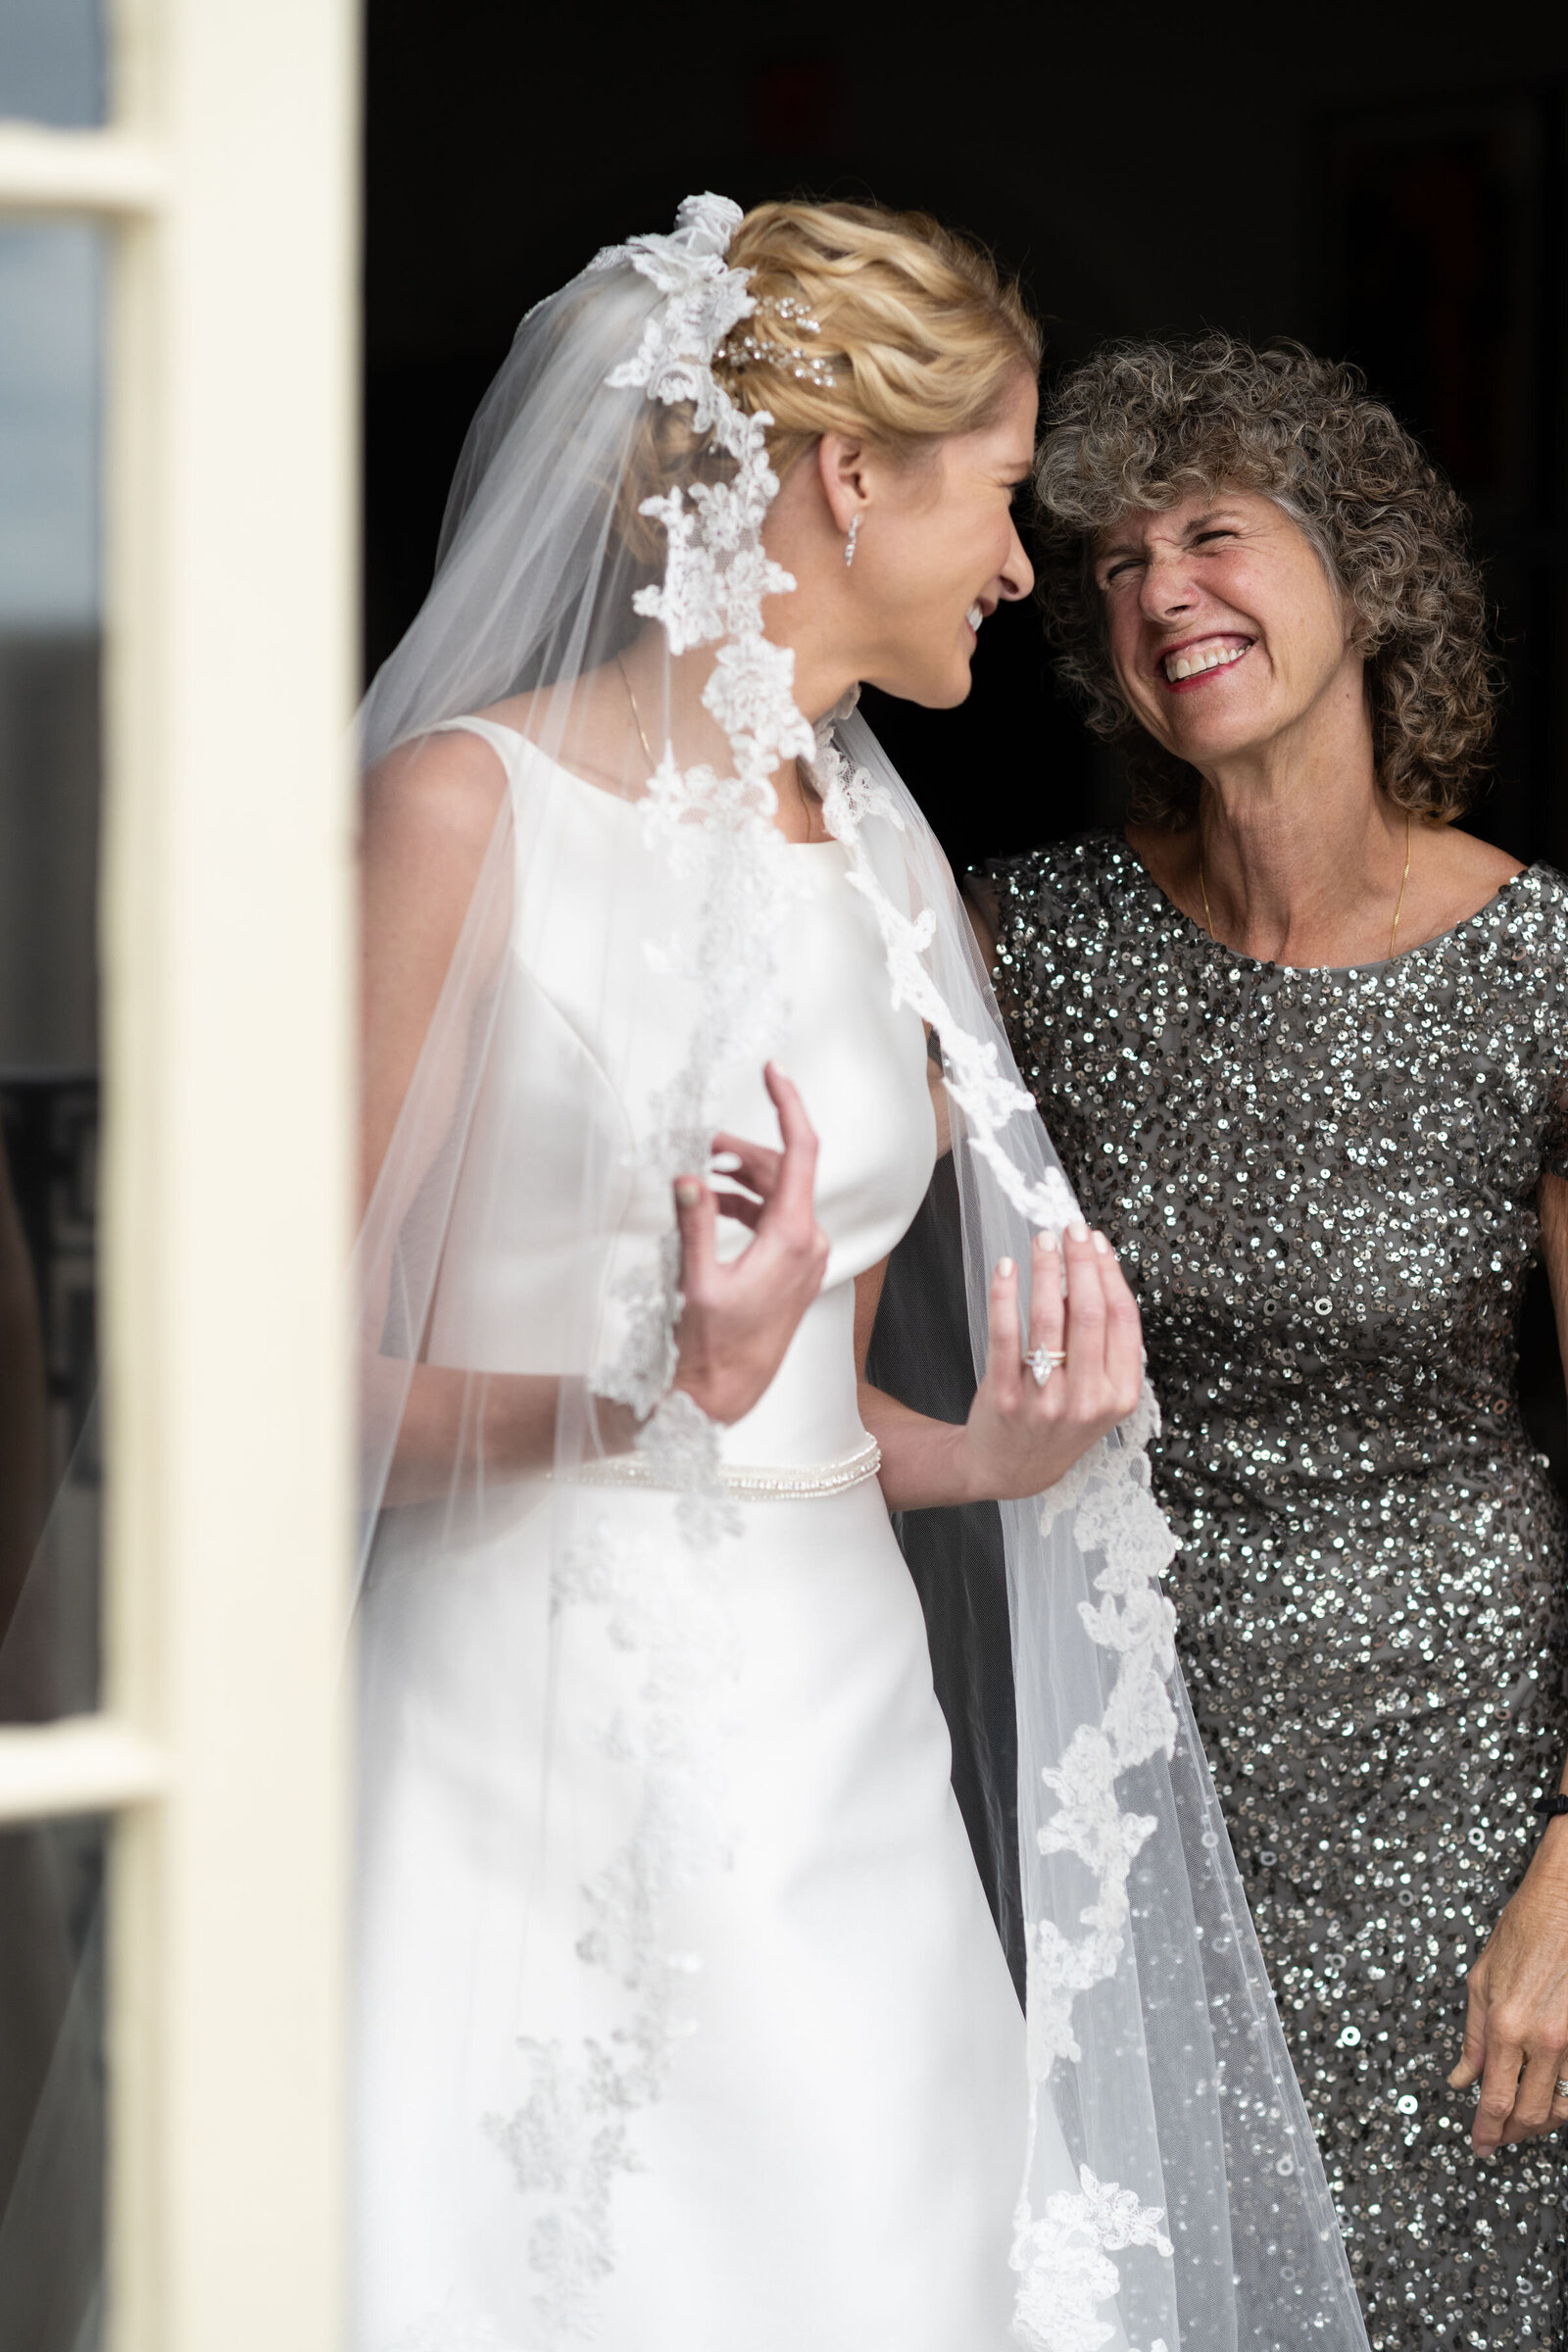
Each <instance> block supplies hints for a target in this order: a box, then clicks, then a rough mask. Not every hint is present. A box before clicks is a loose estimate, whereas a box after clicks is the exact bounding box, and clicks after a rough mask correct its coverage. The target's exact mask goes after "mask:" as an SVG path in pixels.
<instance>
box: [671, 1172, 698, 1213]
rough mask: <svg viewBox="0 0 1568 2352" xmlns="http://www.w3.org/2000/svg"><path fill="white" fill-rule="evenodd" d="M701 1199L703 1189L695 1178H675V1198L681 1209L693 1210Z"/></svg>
mask: <svg viewBox="0 0 1568 2352" xmlns="http://www.w3.org/2000/svg"><path fill="white" fill-rule="evenodd" d="M702 1197H703V1188H702V1186H701V1185H700V1184H699V1183H698V1181H697V1179H696V1177H695V1176H677V1177H676V1179H675V1198H676V1200H677V1201H679V1202H680V1204H681V1206H682V1208H695V1207H696V1206H697V1203H698V1201H700V1200H701V1199H702Z"/></svg>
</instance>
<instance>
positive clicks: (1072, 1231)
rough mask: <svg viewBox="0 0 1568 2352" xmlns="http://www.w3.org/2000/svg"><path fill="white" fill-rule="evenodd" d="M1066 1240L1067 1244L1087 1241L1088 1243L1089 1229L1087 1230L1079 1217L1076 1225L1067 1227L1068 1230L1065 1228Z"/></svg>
mask: <svg viewBox="0 0 1568 2352" xmlns="http://www.w3.org/2000/svg"><path fill="white" fill-rule="evenodd" d="M1067 1239H1068V1241H1069V1242H1087V1241H1088V1239H1089V1228H1088V1226H1087V1225H1086V1224H1085V1223H1084V1221H1083V1219H1082V1218H1081V1217H1080V1218H1079V1219H1078V1221H1077V1223H1076V1224H1074V1225H1069V1226H1068V1228H1067Z"/></svg>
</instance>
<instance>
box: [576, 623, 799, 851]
mask: <svg viewBox="0 0 1568 2352" xmlns="http://www.w3.org/2000/svg"><path fill="white" fill-rule="evenodd" d="M615 667H616V668H617V669H618V670H619V672H620V682H621V684H622V685H623V686H624V687H625V689H626V700H627V702H628V703H630V705H631V714H632V719H633V721H634V723H635V725H636V728H637V740H638V742H639V743H640V744H641V745H642V747H643V758H644V759H645V760H647V762H648V768H649V773H650V774H652V773H653V771H654V769H655V768H656V767H657V766H658V765H659V762H658V760H656V759H655V758H654V755H653V752H652V751H651V750H650V748H649V743H648V730H647V728H646V727H645V726H644V725H643V714H642V712H641V711H639V710H638V708H637V697H636V695H635V694H634V693H633V692H632V684H631V676H630V673H629V671H628V670H627V667H626V664H625V662H623V661H622V660H621V658H620V656H619V655H618V654H617V655H616V656H615ZM795 789H796V791H797V792H798V793H799V794H800V797H801V813H802V815H803V816H804V817H805V819H806V838H807V841H808V842H810V841H811V840H812V839H813V838H814V837H815V833H816V825H815V820H814V818H813V816H812V813H811V804H810V802H809V800H808V799H807V797H806V787H805V785H804V784H802V782H801V779H800V770H799V769H798V768H797V770H796V775H795ZM823 838H824V839H826V838H827V836H826V835H825V834H824V836H823Z"/></svg>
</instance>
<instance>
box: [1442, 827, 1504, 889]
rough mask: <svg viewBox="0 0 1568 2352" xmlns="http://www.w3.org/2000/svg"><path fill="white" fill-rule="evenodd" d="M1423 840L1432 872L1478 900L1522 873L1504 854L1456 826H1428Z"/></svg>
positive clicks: (1487, 842) (1488, 842)
mask: <svg viewBox="0 0 1568 2352" xmlns="http://www.w3.org/2000/svg"><path fill="white" fill-rule="evenodd" d="M1426 838H1427V840H1428V841H1429V842H1430V843H1431V845H1432V848H1431V850H1430V851H1429V853H1428V855H1429V856H1430V857H1432V859H1433V863H1434V866H1435V867H1436V870H1437V871H1438V872H1439V873H1440V874H1442V875H1443V876H1444V878H1445V879H1446V880H1448V881H1451V882H1452V883H1453V884H1454V886H1455V887H1456V888H1459V889H1465V890H1472V891H1474V892H1476V893H1478V894H1479V898H1480V900H1481V901H1485V900H1486V899H1489V898H1491V897H1492V896H1493V895H1494V894H1495V892H1496V891H1499V890H1501V888H1502V886H1503V884H1504V883H1505V882H1511V881H1512V880H1513V878H1514V876H1515V875H1516V874H1522V873H1523V872H1524V870H1525V869H1524V866H1523V864H1522V863H1521V861H1520V860H1519V859H1518V858H1514V857H1511V856H1510V855H1509V853H1508V851H1506V850H1499V849H1496V848H1495V847H1494V845H1493V844H1492V843H1491V842H1490V841H1482V840H1480V839H1479V838H1478V837H1477V836H1476V835H1475V834H1474V833H1462V832H1460V830H1459V828H1458V826H1457V825H1433V826H1430V827H1428V828H1426Z"/></svg>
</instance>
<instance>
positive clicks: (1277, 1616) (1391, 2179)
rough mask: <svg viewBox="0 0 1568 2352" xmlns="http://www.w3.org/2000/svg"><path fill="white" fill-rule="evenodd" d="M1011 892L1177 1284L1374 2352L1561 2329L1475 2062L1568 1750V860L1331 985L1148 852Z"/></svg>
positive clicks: (1560, 2230)
mask: <svg viewBox="0 0 1568 2352" xmlns="http://www.w3.org/2000/svg"><path fill="white" fill-rule="evenodd" d="M992 878H993V881H994V883H995V885H996V887H997V890H998V895H999V899H1000V913H1001V931H1000V953H999V962H998V986H999V991H1000V993H1001V994H1002V996H1003V998H1004V1002H1005V1005H1006V1006H1007V1007H1008V1011H1009V1023H1010V1027H1011V1032H1012V1040H1013V1045H1014V1049H1015V1052H1016V1054H1017V1057H1018V1063H1019V1067H1020V1069H1021V1070H1022V1072H1023V1075H1024V1078H1025V1081H1026V1083H1028V1084H1029V1085H1030V1086H1031V1087H1032V1088H1033V1089H1034V1091H1035V1093H1036V1096H1037V1098H1038V1100H1039V1103H1040V1107H1041V1110H1042V1112H1043V1114H1044V1116H1045V1120H1046V1124H1047V1126H1048V1128H1049V1129H1050V1131H1051V1135H1052V1138H1053V1140H1054V1143H1055V1145H1056V1148H1057V1150H1058V1152H1060V1154H1061V1157H1062V1160H1063V1162H1064V1164H1065V1166H1066V1169H1067V1173H1068V1175H1069V1176H1070V1178H1071V1179H1072V1182H1073V1184H1074V1186H1075V1187H1076V1188H1077V1191H1078V1195H1079V1198H1080V1200H1081V1201H1082V1202H1083V1204H1084V1209H1085V1213H1086V1214H1087V1215H1089V1216H1090V1217H1092V1218H1093V1219H1094V1220H1095V1221H1096V1222H1097V1223H1099V1224H1100V1225H1102V1226H1103V1227H1104V1229H1105V1230H1106V1231H1107V1232H1108V1233H1109V1235H1110V1237H1111V1239H1112V1241H1113V1242H1114V1244H1115V1246H1116V1248H1117V1250H1119V1251H1120V1253H1121V1257H1122V1262H1123V1264H1124V1266H1125V1267H1126V1270H1127V1273H1128V1276H1129V1279H1130V1280H1131V1281H1132V1283H1133V1285H1134V1288H1135V1289H1136V1291H1137V1292H1138V1295H1139V1299H1140V1302H1141V1304H1142V1307H1143V1312H1144V1319H1145V1333H1146V1338H1147V1344H1148V1348H1149V1358H1150V1369H1151V1374H1152V1379H1153V1383H1154V1387H1155V1390H1156V1392H1157V1394H1158V1396H1159V1399H1160V1404H1161V1408H1162V1411H1163V1414H1164V1433H1163V1436H1162V1437H1161V1438H1160V1439H1159V1440H1158V1441H1157V1442H1156V1443H1155V1444H1154V1445H1153V1446H1151V1448H1150V1453H1151V1460H1152V1466H1153V1475H1154V1486H1155V1491H1156V1493H1157V1495H1158V1497H1159V1499H1160V1501H1161V1503H1162V1504H1163V1506H1164V1508H1165V1510H1166V1512H1167V1513H1168V1514H1169V1516H1170V1518H1171V1521H1172V1524H1173V1525H1174V1527H1175V1528H1176V1531H1177V1533H1178V1535H1179V1537H1180V1539H1181V1541H1182V1544H1183V1552H1182V1556H1181V1558H1180V1559H1179V1560H1178V1562H1177V1564H1176V1566H1175V1568H1174V1569H1173V1571H1172V1576H1173V1579H1174V1586H1173V1590H1174V1596H1175V1598H1176V1601H1177V1605H1178V1611H1179V1633H1178V1642H1179V1646H1180V1649H1181V1653H1182V1659H1183V1664H1184V1666H1185V1668H1186V1672H1187V1678H1188V1682H1189V1685H1190V1687H1191V1691H1192V1697H1193V1704H1194V1707H1195V1709H1196V1711H1197V1715H1198V1720H1199V1724H1200V1727H1201V1732H1202V1735H1203V1739H1204V1742H1205V1744H1206V1746H1207V1749H1208V1755H1209V1760H1210V1763H1211V1765H1212V1767H1213V1771H1214V1778H1215V1781H1216V1784H1217V1786H1218V1789H1219V1794H1220V1798H1221V1802H1222V1804H1223V1805H1224V1808H1225V1811H1226V1815H1227V1819H1228V1821H1229V1825H1230V1832H1231V1838H1232V1839H1233V1841H1234V1843H1235V1846H1236V1852H1237V1859H1238V1861H1239V1863H1240V1865H1241V1869H1242V1874H1243V1878H1244V1881H1245V1883H1246V1886H1247V1889H1248V1893H1249V1897H1250V1901H1251V1903H1252V1907H1253V1910H1254V1913H1255V1915H1256V1920H1257V1929H1258V1935H1259V1937H1260V1939H1261V1941H1262V1945H1263V1951H1264V1954H1265V1957H1266V1958H1267V1960H1268V1963H1269V1968H1270V1972H1271V1974H1272V1977H1273V1982H1274V1989H1275V1993H1276V1996H1277V1998H1278V2001H1279V2006H1280V2013H1281V2016H1282V2018H1283V2020H1284V2024H1285V2029H1286V2034H1287V2036H1288V2038H1289V2040H1290V2043H1291V2047H1292V2053H1293V2056H1294V2057H1295V2060H1296V2065H1297V2070H1298V2073H1299V2076H1300V2081H1301V2087H1302V2090H1303V2092H1304V2093H1305V2096H1306V2102H1307V2106H1308V2108H1309V2110H1310V2112H1311V2114H1312V2117H1313V2121H1314V2123H1315V2125H1316V2128H1317V2131H1318V2133H1319V2137H1320V2140H1321V2143H1322V2148H1323V2156H1324V2162H1325V2166H1326V2168H1327V2171H1328V2176H1329V2181H1330V2185H1331V2187H1332V2188H1333V2190H1334V2194H1335V2199H1336V2202H1337V2204H1338V2206H1339V2210H1340V2214H1341V2218H1342V2220H1343V2222H1344V2224H1345V2229H1346V2235H1347V2241H1348V2249H1349V2255H1350V2262H1351V2266H1352V2269H1353V2271H1354V2273H1355V2278H1356V2283H1357V2287H1358V2289H1359V2292H1360V2294H1361V2296H1362V2300H1363V2303H1364V2306H1365V2310H1366V2314H1367V2326H1368V2332H1369V2335H1370V2339H1371V2343H1372V2346H1373V2352H1454V2348H1455V2347H1461V2346H1462V2347H1466V2348H1468V2347H1471V2346H1485V2347H1487V2352H1547V2348H1548V2347H1551V2348H1553V2352H1559V2348H1560V2347H1562V2346H1563V2345H1564V2344H1565V2343H1568V2302H1565V2291H1564V2280H1563V2276H1562V2267H1563V2255H1564V2245H1565V2238H1568V2220H1565V2209H1564V2196H1565V2190H1568V2165H1565V2160H1564V2159H1565V2151H1564V2149H1563V2147H1562V2145H1561V2143H1560V2140H1559V2139H1548V2140H1544V2141H1537V2142H1535V2143H1534V2144H1532V2145H1529V2146H1526V2147H1523V2148H1512V2149H1505V2150H1504V2151H1503V2152H1502V2154H1501V2155H1500V2156H1499V2157H1498V2158H1497V2159H1496V2160H1495V2161H1493V2162H1489V2163H1483V2162H1480V2161H1478V2160H1477V2159H1476V2158H1474V2157H1473V2156H1472V2155H1471V2152H1470V2148H1469V2141H1468V2136H1467V2133H1468V2128H1469V2122H1470V2116H1471V2112H1472V2106H1471V2101H1470V2099H1469V2098H1468V2097H1467V2096H1465V2097H1461V2096H1457V2095H1455V2094H1454V2093H1452V2092H1450V2091H1449V2090H1448V2089H1447V2087H1446V2082H1445V2080H1444V2078H1445V2076H1446V2073H1447V2070H1448V2068H1449V2067H1450V2066H1451V2065H1452V2064H1453V2062H1454V2060H1455V2058H1456V2057H1457V2055H1458V2050H1459V2040H1460V2034H1461V2031H1462V2027H1463V2022H1464V2007H1465V1997H1464V1996H1465V1972H1466V1970H1467V1969H1468V1967H1469V1965H1470V1963H1471V1962H1472V1961H1473V1960H1474V1958H1475V1957H1476V1955H1477V1953H1478V1952H1479V1951H1480V1949H1481V1946H1482V1944H1483V1943H1484V1942H1485V1940H1486V1937H1487V1936H1488V1935H1489V1934H1490V1932H1491V1929H1492V1927H1493V1925H1494V1924H1495V1920H1496V1917H1497V1914H1498V1911H1499V1910H1500V1909H1501V1906H1502V1904H1503V1903H1504V1901H1505V1900H1506V1898H1507V1896H1508V1894H1509V1893H1510V1891H1511V1890H1512V1888H1513V1887H1514V1886H1515V1885H1516V1884H1517V1883H1518V1880H1519V1878H1520V1876H1521V1874H1522V1872H1523V1870H1524V1868H1525V1865H1526V1863H1527V1862H1528V1860H1529V1857H1530V1854H1531V1852H1532V1851H1533V1849H1534V1844H1535V1839H1536V1836H1537V1834H1538V1825H1537V1824H1536V1822H1535V1819H1534V1816H1533V1814H1532V1812H1531V1805H1532V1801H1533V1799H1534V1798H1535V1797H1536V1796H1537V1795H1538V1794H1541V1793H1543V1792H1544V1791H1545V1790H1548V1789H1555V1787H1556V1786H1557V1775H1558V1772H1559V1770H1560V1768H1561V1764H1562V1759H1563V1755H1564V1752H1565V1750H1568V1698H1565V1694H1564V1692H1565V1684H1564V1675H1565V1666H1568V1602H1565V1594H1564V1578H1563V1570H1564V1564H1565V1560H1568V1519H1565V1515H1564V1511H1563V1508H1562V1505H1561V1503H1560V1501H1559V1499H1558V1497H1557V1495H1556V1493H1555V1490H1554V1489H1553V1488H1552V1486H1551V1485H1550V1483H1549V1481H1548V1479H1547V1476H1546V1472H1545V1467H1544V1460H1543V1458H1542V1457H1541V1456H1540V1455H1539V1454H1538V1453H1537V1452H1536V1451H1535V1450H1534V1449H1533V1447H1532V1446H1531V1444H1530V1441H1529V1439H1528V1437H1527V1435H1526V1432H1525V1429H1524V1426H1523V1423H1522V1421H1521V1419H1520V1415H1519V1406H1518V1398H1517V1380H1516V1360H1517V1331H1518V1315H1519V1304H1520V1296H1521V1291H1522V1286H1523V1281H1524V1277H1525V1274H1526V1272H1527V1270H1528V1268H1529V1266H1530V1264H1531V1263H1532V1261H1533V1260H1534V1258H1535V1256H1536V1255H1537V1252H1538V1246H1539V1232H1538V1225H1537V1217H1536V1209H1535V1195H1536V1187H1537V1182H1538V1179H1539V1177H1540V1174H1541V1172H1542V1170H1543V1168H1548V1169H1550V1170H1552V1172H1554V1173H1556V1174H1559V1175H1568V1115H1565V1110H1564V1088H1565V1083H1568V885H1565V884H1564V882H1563V881H1562V880H1561V879H1560V878H1559V877H1558V876H1557V875H1555V874H1553V873H1552V872H1550V871H1549V869H1547V868H1545V867H1542V866H1533V867H1531V868H1530V869H1529V870H1528V871H1527V872H1525V873H1524V874H1522V875H1520V876H1519V877H1518V878H1517V879H1516V880H1515V881H1514V882H1512V883H1509V884H1507V885H1506V886H1505V887H1504V888H1503V890H1502V891H1500V892H1499V893H1498V895H1497V896H1496V898H1495V899H1494V900H1493V901H1492V902H1491V904H1490V906H1488V907H1485V908H1483V910H1482V911H1481V913H1479V914H1478V915H1476V916H1474V917H1472V918H1471V920H1470V921H1469V922H1467V923H1463V924H1461V925H1460V926H1459V927H1458V928H1457V930H1455V931H1452V932H1450V933H1448V934H1447V935H1446V937H1445V938H1443V939H1439V940H1434V941H1432V942H1430V943H1428V944H1427V945H1426V946H1423V947H1417V948H1413V949H1411V950H1409V951H1407V952H1406V953H1405V954H1403V955H1401V956H1398V957H1397V960H1395V961H1394V962H1391V963H1379V964H1371V965H1365V966H1360V967H1357V968H1354V969H1350V970H1345V971H1327V970H1325V971H1299V970H1290V969H1286V968H1283V967H1281V966H1278V965H1272V964H1265V963H1259V962H1255V961H1253V960H1251V959H1250V958H1249V957H1246V956H1236V955H1233V954H1231V953H1230V952H1229V951H1228V950H1226V949H1224V948H1220V947H1216V946H1215V944H1214V943H1213V942H1212V941H1210V940H1209V939H1208V938H1207V937H1205V935H1204V934H1203V933H1202V931H1201V930H1200V929H1199V928H1198V927H1197V926H1196V925H1194V924H1192V923H1190V922H1188V921H1187V919H1186V917H1185V916H1183V915H1182V914H1181V913H1180V912H1179V911H1178V910H1177V909H1176V908H1175V907H1172V906H1171V904H1170V902H1169V901H1168V900H1167V899H1165V897H1164V896H1163V894H1162V893H1161V892H1160V891H1159V890H1158V889H1157V888H1156V887H1155V885H1154V884H1153V882H1152V880H1151V878H1150V876H1149V875H1148V873H1147V872H1146V871H1145V869H1144V868H1143V867H1142V866H1141V865H1140V864H1139V862H1138V860H1137V859H1136V858H1134V857H1133V856H1132V854H1131V852H1130V851H1129V850H1128V848H1127V847H1126V845H1125V843H1124V842H1122V841H1121V840H1120V839H1119V838H1118V837H1116V836H1114V835H1110V834H1098V835H1090V836H1088V837H1086V838H1085V839H1082V840H1080V841H1078V842H1074V843H1068V844H1064V845H1062V846H1060V847H1057V848H1053V849H1049V850H1045V851H1040V852H1037V853H1035V854H1033V855H1032V856H1030V857H1027V858H1019V859H1015V860H1012V861H1010V862H1009V863H1006V864H1003V865H999V866H997V867H995V868H994V869H993V873H992Z"/></svg>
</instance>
